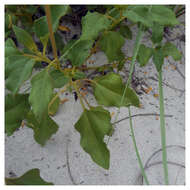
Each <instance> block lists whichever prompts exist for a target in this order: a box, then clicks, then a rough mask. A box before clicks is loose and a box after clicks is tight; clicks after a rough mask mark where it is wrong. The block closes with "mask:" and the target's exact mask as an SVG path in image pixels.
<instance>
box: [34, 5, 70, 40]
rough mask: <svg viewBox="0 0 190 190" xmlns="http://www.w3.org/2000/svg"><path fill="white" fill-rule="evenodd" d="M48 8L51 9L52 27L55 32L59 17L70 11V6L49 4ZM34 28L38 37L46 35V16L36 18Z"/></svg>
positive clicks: (47, 30)
mask: <svg viewBox="0 0 190 190" xmlns="http://www.w3.org/2000/svg"><path fill="white" fill-rule="evenodd" d="M50 10H51V22H52V27H53V31H54V32H55V31H56V30H57V27H58V26H59V20H60V18H61V17H62V16H64V15H66V14H67V13H68V12H69V11H70V6H69V5H51V6H50ZM34 28H35V33H36V35H37V37H38V38H42V37H45V36H46V35H48V34H49V29H48V24H47V18H46V16H43V17H40V18H39V19H36V20H35V22H34Z"/></svg>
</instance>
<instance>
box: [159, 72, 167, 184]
mask: <svg viewBox="0 0 190 190" xmlns="http://www.w3.org/2000/svg"><path fill="white" fill-rule="evenodd" d="M159 101H160V130H161V143H162V163H163V169H164V180H165V184H166V185H168V184H169V180H168V165H167V152H166V129H165V117H164V96H163V88H162V70H160V71H159Z"/></svg>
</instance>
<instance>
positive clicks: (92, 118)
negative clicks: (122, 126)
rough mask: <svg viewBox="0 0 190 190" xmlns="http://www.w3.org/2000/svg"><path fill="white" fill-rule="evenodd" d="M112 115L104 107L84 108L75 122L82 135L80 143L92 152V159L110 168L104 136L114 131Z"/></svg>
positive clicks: (89, 152) (87, 150) (88, 151)
mask: <svg viewBox="0 0 190 190" xmlns="http://www.w3.org/2000/svg"><path fill="white" fill-rule="evenodd" d="M110 121H111V117H110V113H109V112H108V111H107V110H104V109H103V108H102V107H93V108H91V109H90V110H84V112H83V114H82V115H81V117H80V118H79V120H78V121H77V123H76V124H75V128H76V130H77V131H78V132H79V133H80V135H81V140H80V144H81V146H82V147H83V149H84V150H85V151H86V152H87V153H88V154H90V156H91V158H92V160H93V161H94V162H95V163H97V164H98V165H100V166H101V167H103V168H105V169H108V168H109V163H110V153H109V150H108V148H107V147H106V144H105V143H104V141H103V140H104V136H105V135H109V134H110V132H111V131H112V125H111V123H110Z"/></svg>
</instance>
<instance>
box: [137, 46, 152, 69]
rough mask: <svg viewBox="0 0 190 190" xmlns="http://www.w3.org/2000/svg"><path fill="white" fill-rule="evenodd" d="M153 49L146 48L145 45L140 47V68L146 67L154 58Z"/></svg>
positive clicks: (138, 56) (138, 58)
mask: <svg viewBox="0 0 190 190" xmlns="http://www.w3.org/2000/svg"><path fill="white" fill-rule="evenodd" d="M152 53H153V49H152V48H149V47H146V46H145V45H144V44H141V45H140V48H139V51H138V55H137V61H138V62H139V64H140V66H141V67H143V66H145V65H146V64H147V63H148V61H149V59H150V58H151V57H152Z"/></svg>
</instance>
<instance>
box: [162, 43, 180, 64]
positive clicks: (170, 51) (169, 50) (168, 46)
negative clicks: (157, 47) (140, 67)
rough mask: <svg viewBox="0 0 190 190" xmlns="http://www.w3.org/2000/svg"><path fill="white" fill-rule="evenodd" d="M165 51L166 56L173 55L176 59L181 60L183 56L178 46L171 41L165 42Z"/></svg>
mask: <svg viewBox="0 0 190 190" xmlns="http://www.w3.org/2000/svg"><path fill="white" fill-rule="evenodd" d="M163 52H164V57H166V56H172V57H173V59H174V60H175V61H178V60H180V59H181V56H182V55H181V53H180V52H179V50H178V49H177V48H176V46H175V45H174V44H172V43H170V42H167V43H165V44H164V46H163Z"/></svg>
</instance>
